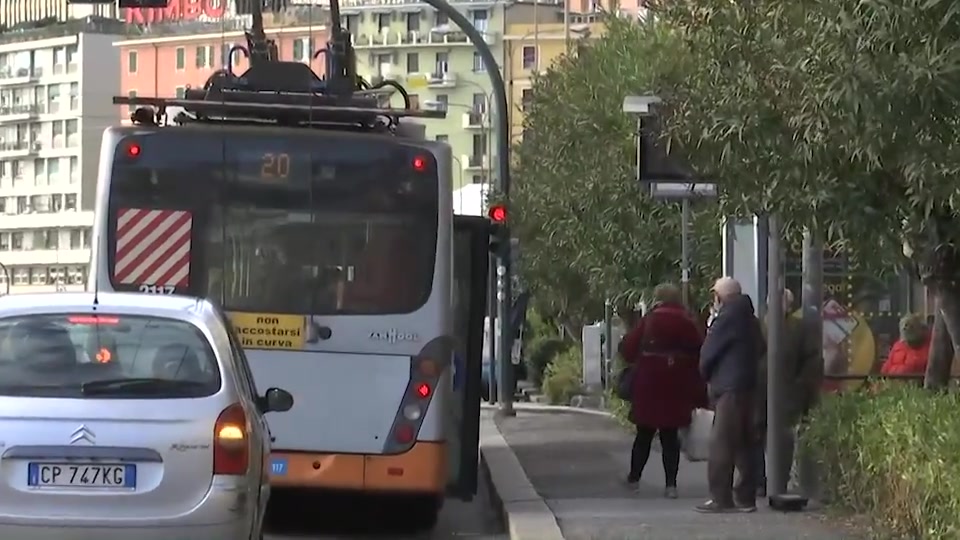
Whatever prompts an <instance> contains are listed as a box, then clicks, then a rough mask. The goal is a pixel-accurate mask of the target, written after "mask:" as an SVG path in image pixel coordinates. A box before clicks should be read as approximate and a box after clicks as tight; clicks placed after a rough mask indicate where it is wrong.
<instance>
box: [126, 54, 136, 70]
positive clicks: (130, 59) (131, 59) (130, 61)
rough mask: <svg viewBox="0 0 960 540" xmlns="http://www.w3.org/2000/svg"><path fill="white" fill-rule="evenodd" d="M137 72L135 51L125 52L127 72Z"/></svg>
mask: <svg viewBox="0 0 960 540" xmlns="http://www.w3.org/2000/svg"><path fill="white" fill-rule="evenodd" d="M136 72H137V51H130V52H128V53H127V73H136Z"/></svg>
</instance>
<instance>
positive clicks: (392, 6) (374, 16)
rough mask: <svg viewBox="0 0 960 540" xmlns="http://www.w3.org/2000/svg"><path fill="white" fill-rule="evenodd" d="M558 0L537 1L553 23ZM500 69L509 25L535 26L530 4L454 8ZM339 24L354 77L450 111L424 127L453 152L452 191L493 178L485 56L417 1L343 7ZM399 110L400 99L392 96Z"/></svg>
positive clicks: (500, 0)
mask: <svg viewBox="0 0 960 540" xmlns="http://www.w3.org/2000/svg"><path fill="white" fill-rule="evenodd" d="M559 1H560V0H549V1H547V0H539V2H540V4H539V5H540V6H543V7H542V9H540V12H541V13H540V15H539V16H540V17H542V18H543V19H544V20H556V19H557V13H559V12H560V11H561V9H562V8H560V7H559V6H560V3H559ZM450 4H451V6H453V7H454V8H455V9H457V10H458V11H460V12H461V13H463V14H464V15H465V16H466V18H467V19H468V20H469V21H470V22H471V23H472V24H473V26H474V27H475V28H476V29H477V30H479V31H480V33H481V34H482V35H483V37H484V38H485V40H486V42H487V44H488V45H489V46H490V48H491V50H492V51H493V54H494V57H495V58H497V60H498V62H499V63H501V65H502V63H503V58H504V47H503V43H504V42H503V36H504V29H505V28H506V24H507V21H508V20H514V19H515V20H519V21H532V18H531V17H532V16H531V14H532V13H534V12H535V10H536V8H535V7H534V4H533V2H514V1H504V0H453V1H451V2H450ZM340 11H341V16H342V24H343V25H344V27H346V28H347V29H348V30H349V31H350V33H351V35H352V37H353V44H354V48H355V49H356V51H357V69H358V71H359V73H360V75H361V76H363V77H364V78H366V79H367V80H369V81H371V82H377V81H380V80H383V79H392V80H395V81H397V82H399V83H400V84H402V85H403V86H404V87H405V88H406V89H407V90H408V92H409V93H410V94H411V98H412V101H413V102H414V103H413V104H414V106H419V107H420V108H425V109H426V108H439V109H445V110H446V111H447V118H446V119H444V120H426V121H424V123H425V124H426V128H427V136H428V137H430V138H433V139H436V140H441V141H446V142H448V143H449V144H450V146H451V147H452V149H453V158H454V165H455V167H456V170H455V172H454V181H455V183H456V184H457V185H456V186H455V187H458V186H461V185H464V184H470V183H478V184H480V183H486V182H489V181H490V180H491V179H493V178H495V176H496V174H495V171H494V170H493V167H494V166H495V163H496V159H495V157H496V155H495V154H496V152H495V144H494V143H495V141H494V140H493V135H494V133H493V129H492V128H493V125H494V124H493V120H494V119H493V115H492V114H491V113H492V112H493V109H494V107H493V104H492V101H491V95H492V94H491V85H490V78H489V75H488V74H487V73H486V68H485V66H484V65H483V61H482V60H481V57H480V53H479V52H477V50H476V48H475V47H474V46H473V44H472V43H471V42H470V40H469V39H467V36H466V34H464V33H463V32H462V31H460V29H459V28H458V27H457V26H456V24H453V23H452V22H451V21H450V20H449V18H448V17H447V16H446V15H445V14H444V13H441V12H438V11H437V10H435V9H434V8H433V7H431V6H429V5H428V4H425V3H423V2H419V1H417V0H341V4H340ZM394 100H395V105H397V106H399V105H400V97H399V96H394Z"/></svg>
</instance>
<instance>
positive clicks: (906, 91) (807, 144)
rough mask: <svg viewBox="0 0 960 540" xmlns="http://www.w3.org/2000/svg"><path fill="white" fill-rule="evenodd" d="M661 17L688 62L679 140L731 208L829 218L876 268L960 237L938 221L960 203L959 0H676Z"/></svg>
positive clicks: (837, 237) (679, 94)
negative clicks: (907, 246)
mask: <svg viewBox="0 0 960 540" xmlns="http://www.w3.org/2000/svg"><path fill="white" fill-rule="evenodd" d="M658 17H659V20H660V21H661V22H662V23H663V24H664V25H665V26H666V27H668V28H669V29H670V30H671V31H672V32H674V35H675V36H676V37H677V41H678V42H679V43H681V44H682V45H681V49H682V52H681V53H679V54H682V55H683V56H684V57H685V58H686V59H687V62H685V64H684V65H685V66H686V68H685V69H686V71H685V79H684V80H683V82H682V84H680V85H677V86H676V87H674V88H673V89H672V90H673V91H672V92H671V93H670V95H669V114H670V115H671V118H670V121H669V122H668V125H669V134H668V136H669V137H670V138H671V140H672V141H673V142H674V143H676V145H677V147H678V148H679V149H680V150H681V151H683V153H684V155H685V156H686V157H687V158H688V159H689V161H690V162H692V163H693V164H694V165H695V166H696V167H697V168H698V169H699V170H700V171H701V172H703V173H705V174H707V175H709V176H711V177H713V178H716V179H717V180H718V182H719V183H720V184H721V186H722V188H723V192H724V193H723V204H724V206H725V207H726V209H727V210H728V211H730V212H734V213H736V212H747V211H758V210H769V211H776V212H779V213H780V214H781V215H782V216H783V217H784V218H785V219H786V220H787V221H788V222H790V223H793V224H797V225H814V226H817V227H819V228H820V229H821V230H823V231H824V232H825V233H826V234H827V236H828V239H829V240H830V241H832V243H834V244H835V245H838V246H842V247H844V248H846V250H847V252H848V253H850V254H851V256H853V257H855V258H857V259H860V260H862V261H864V264H869V263H870V262H874V263H876V262H878V259H879V262H885V263H889V262H890V260H896V259H898V258H899V253H900V247H901V240H903V239H904V237H906V238H907V239H908V240H910V242H911V245H913V247H914V248H915V250H916V251H917V252H918V253H919V252H921V251H922V249H923V248H924V245H923V244H925V243H928V242H929V240H930V239H931V238H933V239H935V241H941V242H942V241H945V240H950V239H956V238H957V236H958V235H957V233H958V232H960V229H958V228H957V226H956V223H955V221H954V220H952V219H950V220H947V221H948V223H944V220H937V219H933V220H931V219H929V218H930V217H931V216H932V217H934V218H937V217H943V216H952V215H953V214H955V213H956V212H957V210H958V208H960V207H958V203H960V191H958V189H957V182H956V179H957V174H958V171H960V152H958V148H957V144H958V143H957V141H958V140H960V137H958V136H960V132H958V128H960V121H958V120H960V107H958V104H960V103H958V98H960V95H958V94H957V92H956V90H955V89H956V88H957V85H958V84H960V40H958V38H960V9H958V8H957V6H956V5H955V3H953V2H945V1H942V0H903V1H900V2H891V1H888V0H810V1H806V2H781V1H780V0H759V1H755V2H749V3H743V2H729V1H728V0H705V1H704V0H676V1H675V0H671V1H669V2H666V1H664V2H663V8H662V9H660V10H659V12H658ZM861 239H862V240H866V241H862V240H861ZM858 240H860V241H858ZM884 259H885V260H884Z"/></svg>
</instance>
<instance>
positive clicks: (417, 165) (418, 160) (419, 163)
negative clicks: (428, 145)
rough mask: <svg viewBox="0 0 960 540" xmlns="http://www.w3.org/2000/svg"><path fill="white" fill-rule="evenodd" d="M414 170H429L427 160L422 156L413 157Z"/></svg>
mask: <svg viewBox="0 0 960 540" xmlns="http://www.w3.org/2000/svg"><path fill="white" fill-rule="evenodd" d="M413 170H415V171H417V172H423V171H425V170H427V160H426V159H425V158H423V157H422V156H417V157H415V158H413Z"/></svg>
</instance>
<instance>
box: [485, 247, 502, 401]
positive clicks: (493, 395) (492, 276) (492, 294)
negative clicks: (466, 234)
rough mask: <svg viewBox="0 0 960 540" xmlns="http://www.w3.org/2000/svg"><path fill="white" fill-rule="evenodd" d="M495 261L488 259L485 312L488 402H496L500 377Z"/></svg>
mask: <svg viewBox="0 0 960 540" xmlns="http://www.w3.org/2000/svg"><path fill="white" fill-rule="evenodd" d="M496 272H497V261H495V260H491V261H490V269H489V272H488V274H487V276H488V280H487V281H488V286H487V293H488V297H487V298H488V301H487V312H488V313H489V316H488V317H487V319H488V320H489V332H490V341H489V342H488V343H487V350H488V351H489V355H490V381H489V382H488V384H489V386H490V388H489V394H490V395H489V400H488V401H489V402H490V403H496V402H497V398H498V397H499V392H498V390H499V389H500V379H498V378H497V374H498V373H500V368H499V367H498V366H497V273H496Z"/></svg>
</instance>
